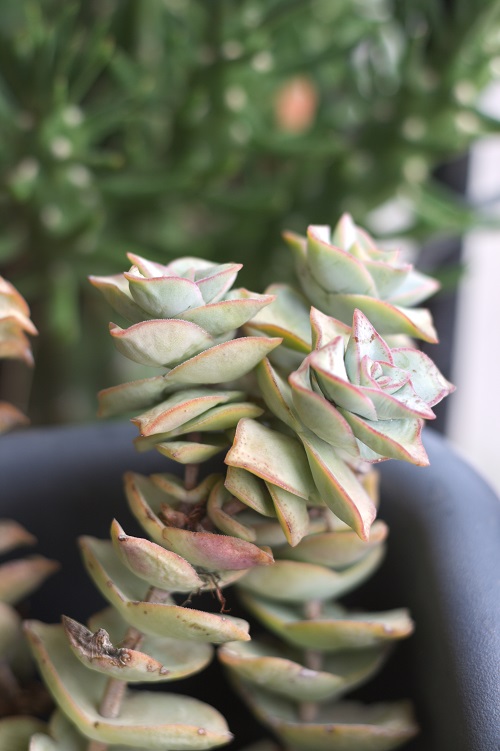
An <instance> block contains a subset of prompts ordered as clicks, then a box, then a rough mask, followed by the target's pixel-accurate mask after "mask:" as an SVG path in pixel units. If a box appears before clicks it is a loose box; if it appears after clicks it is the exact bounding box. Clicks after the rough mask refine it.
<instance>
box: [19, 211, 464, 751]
mask: <svg viewBox="0 0 500 751" xmlns="http://www.w3.org/2000/svg"><path fill="white" fill-rule="evenodd" d="M285 240H286V243H287V244H288V246H289V248H290V250H291V257H292V258H293V261H294V263H295V267H296V285H295V286H291V285H288V284H279V283H278V284H273V285H271V286H270V287H269V288H268V289H267V290H266V291H265V293H264V294H256V293H254V292H250V291H248V290H247V289H243V288H238V287H234V283H235V280H236V277H237V274H238V271H239V269H240V268H241V267H240V265H239V264H237V263H228V264H222V265H215V264H213V263H211V262H209V261H206V260H202V259H199V258H191V257H187V258H179V259H177V260H175V261H173V262H171V263H169V264H168V265H161V264H159V263H156V262H150V261H148V260H146V259H145V258H142V257H140V256H138V255H134V254H129V260H130V263H131V264H132V265H131V268H130V269H129V270H128V271H126V272H125V273H123V274H120V275H114V276H105V277H92V278H91V281H92V284H93V285H94V286H95V287H96V288H97V289H98V290H99V291H100V292H101V293H102V294H103V295H104V297H105V298H106V300H107V301H108V302H109V304H110V305H111V307H112V308H113V310H114V311H115V313H116V314H117V315H118V316H119V319H120V321H121V323H122V325H119V324H117V323H111V324H110V335H111V337H112V339H113V342H114V344H115V346H116V348H117V349H118V351H119V352H121V353H122V354H123V355H125V356H126V357H127V358H129V359H131V360H133V361H135V362H137V363H140V364H141V365H142V366H148V367H153V368H157V369H158V371H159V372H158V373H156V374H155V375H152V376H151V375H147V376H146V377H141V378H139V379H137V380H135V381H132V382H128V383H121V384H119V385H116V386H112V387H110V388H106V389H105V390H104V391H102V392H101V393H100V395H99V402H100V413H101V415H102V416H103V417H114V416H119V415H125V414H127V415H132V416H133V417H132V422H133V423H135V425H137V427H138V436H137V438H136V440H135V443H136V447H137V449H138V450H139V451H143V450H148V449H155V450H156V451H158V452H160V454H162V455H164V456H165V457H167V458H168V459H169V460H170V462H169V463H168V464H166V465H165V470H166V471H165V472H160V473H157V474H153V475H151V476H148V477H146V476H141V475H138V474H135V473H129V474H128V475H127V476H126V479H125V493H126V497H127V500H128V504H129V506H130V509H131V511H132V513H133V515H134V517H135V518H136V519H137V521H138V522H139V524H140V525H141V527H142V528H143V529H144V532H145V535H146V536H145V537H140V536H139V537H137V536H132V535H130V534H128V532H127V530H126V529H124V528H123V527H122V526H121V524H120V522H119V521H118V520H114V521H113V522H112V525H111V532H110V539H109V540H100V539H94V538H91V537H83V538H81V539H80V546H81V551H82V556H83V560H84V563H85V566H86V569H87V571H88V574H89V576H90V577H91V578H92V579H93V581H94V583H95V585H96V586H97V587H98V589H99V590H100V591H101V593H102V595H103V596H104V598H105V600H107V602H108V603H109V607H108V608H107V609H105V610H103V611H102V612H100V613H97V614H96V615H93V616H92V617H91V618H90V620H89V622H88V624H87V625H83V624H80V623H77V622H76V621H74V620H73V619H71V618H70V617H63V623H62V625H46V624H42V623H40V622H36V621H30V622H29V623H28V624H27V626H26V631H27V634H28V637H29V639H30V642H31V646H32V649H33V653H34V655H35V657H36V659H37V662H38V665H39V669H40V672H41V674H42V676H43V678H44V680H45V682H46V684H47V686H48V687H49V689H50V691H51V693H52V695H53V697H54V699H55V701H56V703H57V705H58V709H57V711H56V712H55V714H54V716H53V717H52V719H51V721H50V724H49V726H48V729H47V731H46V732H45V733H39V734H37V735H35V736H33V738H32V740H31V745H30V751H62V750H63V749H64V751H103V750H104V749H108V748H119V749H121V748H128V749H130V748H132V749H135V750H136V751H139V749H170V750H171V751H184V750H186V749H191V750H192V751H196V750H197V749H207V748H211V747H216V746H221V745H223V744H226V743H228V742H229V741H230V740H231V738H232V732H234V733H235V734H237V732H238V729H237V728H231V731H232V732H230V730H229V729H228V726H227V723H226V720H225V719H224V717H223V716H222V715H221V714H220V712H219V711H218V710H216V709H214V708H212V707H211V706H208V705H207V704H205V703H203V702H201V701H200V700H198V699H195V698H192V697H190V696H186V695H178V694H176V693H174V692H172V691H170V690H169V691H164V692H161V691H160V692H158V691H145V690H140V691H137V690H134V689H133V688H132V687H131V684H135V683H146V682H147V683H158V682H166V683H170V682H171V681H175V680H177V679H180V678H184V677H186V676H188V675H192V674H194V673H197V672H198V671H201V670H202V669H203V668H204V667H205V666H206V665H207V664H208V663H209V662H210V660H211V659H212V655H213V646H212V645H219V647H218V657H219V660H220V661H221V662H222V664H223V665H224V666H225V668H226V672H227V676H228V680H229V681H230V682H231V685H232V686H234V687H235V689H236V690H237V691H238V692H239V694H240V695H241V697H242V698H243V700H244V701H245V702H246V703H247V704H248V705H249V706H250V708H251V709H252V711H253V712H254V714H255V716H256V717H257V718H258V719H259V720H260V722H261V723H262V724H264V725H265V726H268V727H269V729H270V730H271V731H272V734H273V735H274V736H276V737H277V738H278V740H279V744H280V746H281V747H282V748H286V749H298V750H303V751H323V750H326V749H332V750H333V751H334V750H335V749H339V750H340V749H341V750H342V751H345V750H346V749H353V750H354V749H356V751H363V749H366V750H367V751H368V749H370V750H371V751H373V750H374V749H377V751H383V750H384V749H393V748H396V747H398V746H400V745H403V744H404V743H405V742H406V741H407V740H408V739H410V738H411V737H413V736H414V735H415V734H416V733H417V730H418V729H417V724H416V720H415V718H414V716H413V710H412V708H411V706H410V704H409V703H408V702H407V701H406V700H405V699H404V698H403V699H402V700H401V701H396V702H392V703H387V702H381V703H376V704H371V705H364V704H362V703H360V702H357V701H349V700H344V698H343V696H344V694H346V693H347V692H348V691H349V690H351V689H353V688H355V687H358V686H360V685H361V684H363V683H364V682H366V681H368V679H369V678H370V677H371V676H372V675H373V674H374V673H375V672H377V671H378V669H379V668H380V667H381V665H382V664H383V663H384V661H385V659H386V657H387V655H388V653H389V652H390V651H391V648H392V646H393V645H394V643H395V642H397V641H398V640H400V639H403V638H405V637H407V636H409V635H410V634H411V632H412V629H413V624H412V620H411V617H410V615H409V613H408V612H407V611H406V609H405V608H404V603H397V604H398V605H400V606H401V607H398V608H397V609H395V610H392V611H389V612H370V613H363V612H359V611H351V610H349V608H348V607H346V606H345V605H343V604H342V603H341V602H340V601H339V600H340V599H341V598H342V597H343V596H344V595H346V594H347V593H348V592H350V591H351V590H353V589H355V588H356V587H357V586H358V585H360V584H362V583H363V582H365V581H366V580H367V579H368V578H369V577H370V576H371V575H372V574H373V573H374V572H375V570H376V569H377V567H378V566H379V564H380V563H381V560H382V558H383V555H384V546H385V541H386V537H387V533H388V530H387V526H386V525H385V523H384V522H383V521H382V520H377V519H376V515H377V481H376V470H375V468H374V465H376V464H377V463H378V462H381V461H383V460H386V459H398V460H404V461H408V462H411V463H413V464H416V465H422V466H424V465H425V464H427V462H428V460H427V456H426V452H425V448H424V446H423V443H422V440H421V430H422V427H423V424H424V422H425V421H426V420H431V419H432V418H433V417H434V413H433V411H432V407H433V406H434V405H435V404H437V403H438V402H439V401H440V400H441V399H442V398H443V397H444V396H446V395H447V394H448V393H449V392H450V391H451V390H452V388H453V387H452V386H451V384H449V383H448V382H447V381H446V380H445V378H444V377H443V376H442V375H441V374H440V372H439V371H438V369H437V368H436V366H435V365H434V364H433V362H432V361H431V360H430V358H429V357H428V356H427V355H425V354H423V353H422V352H421V351H420V350H419V349H418V348H416V346H415V344H414V340H415V339H421V340H425V341H428V342H433V341H436V333H435V331H434V328H433V325H432V320H431V318H430V315H429V313H428V311H427V310H426V309H425V308H422V307H418V306H419V305H420V303H421V302H422V301H423V300H425V299H426V297H428V296H429V295H430V294H432V293H433V292H435V291H436V289H437V284H436V283H435V282H434V281H433V280H432V279H430V278H429V277H427V276H425V275H424V274H421V273H419V272H418V271H416V270H415V269H414V268H413V267H412V266H411V265H409V264H406V263H404V262H403V261H401V259H400V257H399V254H398V252H397V251H384V250H381V249H379V248H378V246H377V244H376V242H375V241H374V240H373V239H372V238H371V237H370V236H369V235H368V234H367V233H366V232H364V231H363V230H362V229H360V228H359V227H357V226H356V225H355V223H354V222H353V220H352V219H351V217H350V216H348V215H344V216H343V217H342V218H341V219H340V221H339V222H338V223H337V225H336V226H335V227H334V229H333V231H331V230H330V228H328V227H326V226H310V227H309V228H308V230H307V236H306V237H302V236H299V235H296V234H293V233H286V234H285ZM217 457H220V461H219V462H218V463H217ZM210 459H213V461H211V462H209V464H208V465H206V464H205V462H207V460H210ZM179 465H180V471H177V468H179ZM207 466H208V467H209V469H208V470H207V469H206V467H207ZM214 467H215V471H214ZM230 585H234V586H235V587H236V588H237V590H238V593H239V596H238V602H240V603H241V605H242V610H241V612H240V611H238V607H239V605H236V606H235V605H232V607H231V612H228V608H227V606H226V597H225V594H224V592H225V589H226V588H227V587H229V586H230ZM207 591H210V592H212V593H213V594H214V600H213V601H214V603H216V605H215V607H214V609H213V610H214V612H211V611H210V612H209V610H208V609H205V608H204V607H203V608H202V607H197V595H198V594H199V593H201V592H207ZM203 602H205V599H203ZM243 613H250V614H251V615H252V617H254V618H255V620H256V621H257V622H260V623H261V624H262V629H261V636H259V637H258V638H250V634H249V626H248V623H247V622H246V621H245V620H244V619H243V618H242V617H240V616H241V615H242V614H243ZM222 711H223V708H222Z"/></svg>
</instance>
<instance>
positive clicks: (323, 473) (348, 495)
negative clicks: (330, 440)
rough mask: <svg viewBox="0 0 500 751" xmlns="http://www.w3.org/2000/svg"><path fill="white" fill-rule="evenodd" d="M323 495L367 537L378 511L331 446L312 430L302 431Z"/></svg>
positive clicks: (359, 532)
mask: <svg viewBox="0 0 500 751" xmlns="http://www.w3.org/2000/svg"><path fill="white" fill-rule="evenodd" d="M300 438H301V440H302V442H303V444H304V448H305V450H306V452H307V457H308V459H309V464H310V467H311V471H312V474H313V477H314V481H315V483H316V486H317V488H318V492H319V495H320V497H321V498H322V499H323V501H324V502H325V504H326V505H327V506H328V508H330V509H331V510H332V511H333V513H334V514H336V516H338V517H339V519H342V521H344V522H345V523H346V524H348V525H349V526H350V527H351V528H352V529H354V531H355V532H356V533H357V534H358V535H359V536H360V538H361V539H362V540H367V539H368V537H369V534H370V527H371V525H372V522H373V521H374V519H375V516H376V513H377V510H376V508H375V504H374V503H373V501H372V499H371V498H370V496H369V495H368V493H367V492H366V490H365V489H364V488H363V486H362V485H361V483H360V482H359V480H358V479H357V477H356V475H355V474H354V472H353V471H352V470H351V469H349V467H348V466H347V464H346V463H345V462H344V460H343V459H341V458H340V457H339V456H338V455H337V454H336V452H335V449H333V448H332V447H331V446H329V445H328V444H327V443H325V441H322V440H321V439H320V438H318V437H317V436H315V435H313V434H312V433H308V434H307V435H306V434H305V433H301V435H300Z"/></svg>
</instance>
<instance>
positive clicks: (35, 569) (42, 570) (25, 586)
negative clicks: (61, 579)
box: [0, 555, 59, 603]
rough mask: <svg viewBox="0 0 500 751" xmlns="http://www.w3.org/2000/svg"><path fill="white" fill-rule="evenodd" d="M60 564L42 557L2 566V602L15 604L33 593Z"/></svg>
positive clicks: (35, 556) (0, 581)
mask: <svg viewBox="0 0 500 751" xmlns="http://www.w3.org/2000/svg"><path fill="white" fill-rule="evenodd" d="M58 568H59V564H58V563H57V562H56V561H50V560H48V559H47V558H44V557H43V556H41V555H33V556H30V557H28V558H20V559H19V560H15V561H9V562H7V563H3V564H2V565H1V566H0V601H2V602H7V603H15V602H18V601H19V600H22V599H23V597H26V596H27V595H29V594H30V593H31V592H33V591H34V590H35V589H36V588H37V587H39V586H40V584H41V583H42V582H43V581H44V580H45V579H46V578H47V577H48V576H50V575H51V574H52V573H54V572H55V571H57V569H58Z"/></svg>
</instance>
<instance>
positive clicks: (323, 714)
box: [244, 686, 418, 751]
mask: <svg viewBox="0 0 500 751" xmlns="http://www.w3.org/2000/svg"><path fill="white" fill-rule="evenodd" d="M244 695H245V697H246V698H247V700H248V701H249V703H250V705H251V707H252V709H253V710H254V712H255V713H256V715H257V718H258V719H259V720H260V721H261V722H264V724H266V725H268V726H269V727H271V728H272V729H273V731H274V732H275V733H276V734H277V735H278V736H279V737H280V738H281V739H282V741H283V742H284V743H285V744H286V745H287V746H290V747H292V748H295V749H298V750H299V751H391V749H395V748H398V746H400V745H402V744H403V743H405V742H406V741H408V740H410V739H411V738H413V737H414V736H415V735H416V734H417V732H418V726H417V724H416V722H415V719H414V717H413V712H412V708H411V705H410V703H409V702H406V701H405V702H395V703H392V704H372V705H363V704H360V703H358V702H340V703H338V704H334V705H327V706H322V707H320V709H319V712H318V716H317V718H316V719H315V720H314V721H312V722H308V723H306V722H301V721H300V718H299V716H298V713H297V712H298V710H297V707H296V705H295V704H294V703H292V702H289V701H288V700H286V699H282V698H280V697H276V696H273V694H270V693H269V692H267V691H264V690H262V689H257V688H256V687H253V686H252V687H251V688H250V689H246V690H244Z"/></svg>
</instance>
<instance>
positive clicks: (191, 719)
mask: <svg viewBox="0 0 500 751" xmlns="http://www.w3.org/2000/svg"><path fill="white" fill-rule="evenodd" d="M26 632H27V635H28V639H29V641H30V643H31V647H32V650H33V653H34V656H35V658H36V660H37V663H38V666H39V669H40V672H41V673H42V676H43V678H44V680H45V682H46V684H47V686H48V687H49V689H50V691H51V693H52V694H53V696H54V698H55V700H56V701H57V703H58V704H59V706H60V707H61V709H62V710H63V711H64V713H65V714H66V715H67V716H68V717H69V719H70V720H71V722H73V723H74V724H75V725H76V726H77V728H78V729H79V730H80V732H81V733H82V734H83V735H85V736H86V737H87V738H91V739H93V740H96V741H100V742H103V743H109V744H111V745H115V744H124V745H127V746H130V745H132V746H139V747H140V748H143V749H156V750H157V751H160V750H161V751H163V750H164V749H165V748H169V749H172V751H176V750H177V751H187V750H188V749H192V751H197V750H198V749H200V750H201V749H206V748H210V747H211V746H217V745H223V744H224V743H227V742H229V741H230V740H231V737H232V736H231V734H230V733H229V732H228V730H227V725H226V723H225V720H224V718H223V717H222V716H221V715H220V714H219V713H218V712H217V711H216V710H214V709H213V708H212V707H209V706H208V705H207V704H203V703H202V702H200V701H197V700H196V699H192V698H191V697H188V696H177V695H175V694H158V693H151V692H147V691H140V692H134V691H130V690H129V691H128V692H127V693H126V695H125V698H124V701H123V704H122V710H121V712H120V716H119V717H117V718H105V717H103V716H102V715H100V714H99V712H98V711H97V709H96V707H98V706H99V703H100V699H101V697H102V695H103V691H104V687H105V684H106V678H105V677H104V676H102V675H99V674H97V673H96V672H94V671H90V670H87V669H86V668H85V667H84V666H83V665H82V664H80V662H79V661H78V660H77V659H76V657H75V656H74V655H73V654H72V652H71V651H70V648H69V646H68V644H67V641H66V639H65V636H64V634H63V633H62V630H61V628H60V627H59V626H46V625H44V624H43V623H39V622H37V621H28V623H27V624H26Z"/></svg>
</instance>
